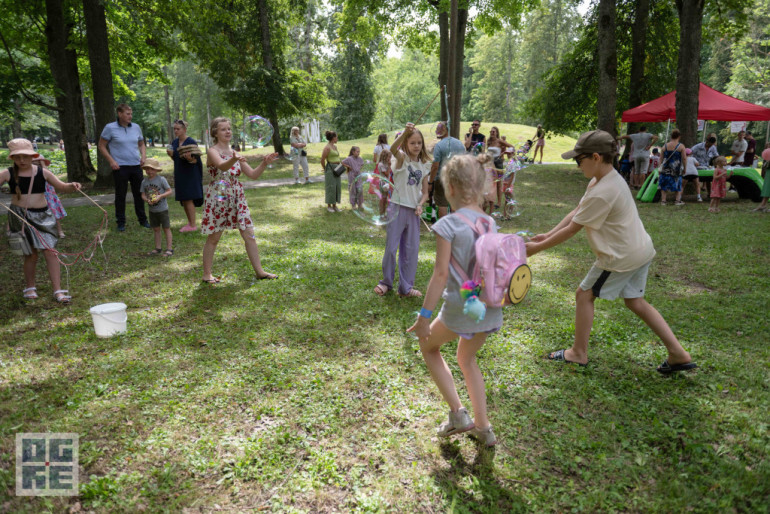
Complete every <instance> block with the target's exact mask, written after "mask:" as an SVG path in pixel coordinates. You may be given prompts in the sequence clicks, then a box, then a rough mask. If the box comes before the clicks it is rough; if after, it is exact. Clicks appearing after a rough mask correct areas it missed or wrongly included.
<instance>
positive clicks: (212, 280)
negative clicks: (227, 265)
mask: <svg viewBox="0 0 770 514" xmlns="http://www.w3.org/2000/svg"><path fill="white" fill-rule="evenodd" d="M201 282H203V283H204V284H211V285H212V286H213V285H214V284H219V279H218V278H217V277H211V278H209V279H206V278H204V279H203V280H201Z"/></svg>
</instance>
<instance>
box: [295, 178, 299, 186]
mask: <svg viewBox="0 0 770 514" xmlns="http://www.w3.org/2000/svg"><path fill="white" fill-rule="evenodd" d="M299 183H300V182H299V179H298V178H295V179H294V185H295V186H296V185H299Z"/></svg>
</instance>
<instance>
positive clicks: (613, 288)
mask: <svg viewBox="0 0 770 514" xmlns="http://www.w3.org/2000/svg"><path fill="white" fill-rule="evenodd" d="M650 263H652V261H649V262H648V263H647V264H644V265H642V266H640V267H638V268H636V269H635V270H631V271H607V270H603V269H601V268H597V267H596V266H591V269H590V270H588V274H587V275H586V277H585V278H584V279H583V281H582V282H581V283H580V289H582V290H583V291H592V292H593V293H594V296H595V297H596V298H601V299H603V300H614V299H615V298H617V297H618V296H620V297H621V298H642V297H643V296H644V290H645V288H646V287H647V272H648V271H649V269H650Z"/></svg>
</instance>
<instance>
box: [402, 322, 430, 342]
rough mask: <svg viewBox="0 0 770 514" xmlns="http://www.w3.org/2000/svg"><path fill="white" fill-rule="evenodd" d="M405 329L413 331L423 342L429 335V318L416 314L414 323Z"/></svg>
mask: <svg viewBox="0 0 770 514" xmlns="http://www.w3.org/2000/svg"><path fill="white" fill-rule="evenodd" d="M406 331H407V332H414V335H416V336H417V338H418V339H419V340H420V342H421V343H422V342H425V341H427V339H428V338H429V337H430V320H429V319H428V318H423V317H422V316H417V321H415V322H414V325H412V326H411V327H409V328H408V329H406Z"/></svg>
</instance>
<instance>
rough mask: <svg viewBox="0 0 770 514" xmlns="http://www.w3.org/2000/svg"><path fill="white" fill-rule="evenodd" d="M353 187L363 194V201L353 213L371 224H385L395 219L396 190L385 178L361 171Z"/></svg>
mask: <svg viewBox="0 0 770 514" xmlns="http://www.w3.org/2000/svg"><path fill="white" fill-rule="evenodd" d="M353 187H355V188H356V191H359V192H360V194H361V195H362V196H363V201H362V203H361V206H360V207H359V208H358V209H353V213H354V214H355V215H356V216H358V217H359V218H361V219H362V220H364V221H365V222H367V223H371V224H372V225H387V224H388V223H390V222H391V221H393V220H395V219H396V216H398V210H399V205H398V203H397V202H398V201H399V197H398V191H396V187H395V186H394V185H393V183H392V182H391V181H390V180H388V179H387V178H385V177H383V176H381V175H377V174H375V173H368V172H367V173H361V174H360V175H359V176H358V178H356V180H355V182H354V184H353Z"/></svg>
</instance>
